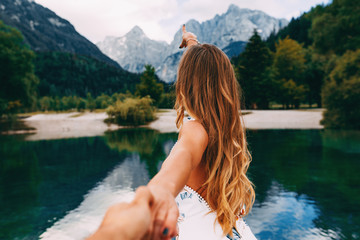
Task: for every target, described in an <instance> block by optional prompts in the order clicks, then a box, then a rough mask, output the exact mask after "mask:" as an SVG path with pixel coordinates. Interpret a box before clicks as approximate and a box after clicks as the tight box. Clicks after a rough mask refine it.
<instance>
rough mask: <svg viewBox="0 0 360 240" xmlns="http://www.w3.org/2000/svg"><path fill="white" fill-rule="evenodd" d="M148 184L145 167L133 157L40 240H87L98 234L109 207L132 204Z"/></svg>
mask: <svg viewBox="0 0 360 240" xmlns="http://www.w3.org/2000/svg"><path fill="white" fill-rule="evenodd" d="M148 181H149V175H148V172H147V170H146V166H145V164H144V163H141V162H140V158H139V155H137V154H133V155H131V156H130V157H129V158H126V159H125V160H124V161H123V162H122V163H121V164H120V165H118V166H117V167H115V169H114V170H112V171H111V172H110V173H109V174H108V175H107V176H106V177H105V179H104V180H102V181H101V182H99V183H98V184H97V186H96V187H94V188H93V189H91V190H90V191H89V192H88V193H87V194H86V195H85V196H84V200H83V201H82V202H81V203H80V205H79V206H78V207H77V208H75V209H74V210H72V211H70V212H69V213H68V214H67V215H66V216H65V217H63V218H62V219H60V220H59V221H57V222H56V223H55V224H54V225H53V226H52V227H51V228H49V229H47V230H46V232H45V233H43V234H42V235H41V236H40V238H41V239H47V240H51V239H54V240H57V239H63V240H66V239H69V240H70V239H84V238H85V237H87V236H89V235H90V234H91V233H93V232H94V231H95V230H96V228H97V227H98V225H99V224H100V221H101V219H102V217H103V215H104V213H105V212H106V209H107V208H108V207H110V206H111V205H113V204H115V203H118V202H128V201H131V199H132V197H133V193H134V189H135V188H136V187H138V186H139V185H144V184H146V183H147V182H148Z"/></svg>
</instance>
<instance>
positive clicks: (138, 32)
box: [125, 25, 146, 38]
mask: <svg viewBox="0 0 360 240" xmlns="http://www.w3.org/2000/svg"><path fill="white" fill-rule="evenodd" d="M125 36H126V37H131V38H135V37H145V36H146V35H145V33H144V31H143V30H142V29H141V28H140V27H139V26H137V25H136V26H135V27H133V28H132V29H131V30H130V31H129V32H128V33H127V34H126V35H125Z"/></svg>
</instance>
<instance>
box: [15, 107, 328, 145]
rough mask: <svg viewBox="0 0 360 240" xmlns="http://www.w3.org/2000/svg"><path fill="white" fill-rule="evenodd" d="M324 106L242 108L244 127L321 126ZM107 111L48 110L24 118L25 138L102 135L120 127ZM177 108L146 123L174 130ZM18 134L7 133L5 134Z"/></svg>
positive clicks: (314, 127) (162, 128)
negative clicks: (109, 118)
mask: <svg viewBox="0 0 360 240" xmlns="http://www.w3.org/2000/svg"><path fill="white" fill-rule="evenodd" d="M323 111H324V110H323V109H311V110H250V111H244V113H245V115H244V122H245V127H246V128H248V129H322V128H323V126H322V125H320V120H321V119H322V113H323ZM106 118H107V114H106V113H105V112H103V113H91V112H84V113H78V112H73V113H54V114H53V113H51V114H36V115H33V116H30V117H28V118H25V119H24V120H23V121H24V123H25V124H26V125H27V126H29V127H30V128H35V129H36V130H32V131H31V132H28V133H31V134H29V135H28V136H26V140H30V141H31V140H45V139H47V140H49V139H61V138H75V137H91V136H101V135H103V134H104V133H105V132H106V131H112V130H117V129H120V128H123V127H121V126H117V125H115V124H106V123H104V120H105V119H106ZM175 120H176V111H175V110H170V109H169V110H164V111H159V112H158V113H157V120H155V121H153V122H151V123H150V124H148V125H147V126H144V127H148V128H151V129H155V130H157V131H159V132H162V133H165V132H177V131H178V130H177V128H176V125H175ZM14 133H21V134H24V133H26V131H21V132H9V133H8V134H14Z"/></svg>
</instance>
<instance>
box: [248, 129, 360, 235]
mask: <svg viewBox="0 0 360 240" xmlns="http://www.w3.org/2000/svg"><path fill="white" fill-rule="evenodd" d="M353 135H355V136H356V137H353V136H351V137H346V138H343V141H345V142H347V141H349V138H351V139H353V141H355V142H352V143H351V144H352V145H353V146H354V145H359V143H360V141H358V140H356V139H359V136H360V133H359V132H357V134H353ZM324 139H325V140H324ZM249 141H250V147H251V150H252V152H253V162H252V166H251V169H250V173H251V176H252V179H253V181H254V183H255V185H256V186H257V187H256V193H257V202H256V205H255V207H254V212H258V211H260V213H261V214H259V216H258V217H254V218H253V217H251V218H250V217H249V221H251V220H254V221H255V222H256V221H259V222H261V220H262V218H261V215H262V214H264V215H266V213H267V212H268V211H269V210H268V209H267V208H266V207H265V208H264V206H266V205H267V204H269V202H271V201H269V198H270V199H276V198H278V197H281V196H283V195H284V194H288V193H290V196H293V197H292V198H289V197H287V198H286V199H287V202H292V205H293V207H294V211H293V215H294V216H295V215H296V212H297V211H296V205H297V204H295V202H294V200H296V201H298V199H305V200H306V201H305V202H306V206H311V207H312V208H313V209H314V211H313V212H315V213H316V215H315V216H314V215H312V217H309V218H306V219H303V220H301V221H300V222H298V223H296V224H291V223H292V221H291V218H285V219H284V220H283V223H284V224H289V225H290V226H291V229H293V230H294V231H295V230H296V229H301V228H302V227H303V226H307V225H308V224H309V223H310V224H312V227H308V231H307V232H306V234H305V235H307V234H310V236H311V237H305V235H304V236H303V237H299V236H296V237H295V239H303V238H305V239H358V238H359V233H360V228H359V226H360V201H359V200H360V199H359V197H360V192H359V191H358V189H359V187H360V186H359V185H360V176H359V174H358V172H359V171H360V165H359V159H360V155H359V153H353V151H351V153H349V150H348V149H346V148H339V147H336V148H335V147H334V146H333V145H330V144H328V143H333V142H335V141H338V142H341V134H334V133H333V132H331V133H329V132H328V131H324V130H322V131H290V130H286V131H285V130H284V131H274V130H273V131H252V132H250V136H249ZM356 141H357V142H356ZM323 142H325V143H327V144H323ZM342 146H345V145H344V144H342ZM274 182H276V183H277V184H279V186H281V188H278V190H276V191H272V190H271V189H273V183H274ZM287 196H289V195H287ZM300 202H301V201H300ZM286 205H287V204H285V203H283V204H280V205H279V206H282V207H283V209H286ZM279 216H281V215H279V214H275V215H274V216H273V219H274V220H276V219H277V218H278V217H279ZM270 226H272V225H271V224H270ZM280 226H281V224H276V226H274V227H273V228H272V229H271V230H270V232H272V233H273V234H275V236H277V238H276V239H293V235H292V234H290V233H284V232H283V229H284V228H283V227H280ZM309 226H310V225H309ZM313 228H315V229H316V231H315V230H313ZM257 236H259V237H260V238H261V239H275V238H274V236H273V235H272V236H269V231H267V230H266V231H262V230H260V232H258V235H257Z"/></svg>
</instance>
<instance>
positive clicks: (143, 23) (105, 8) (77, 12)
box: [35, 0, 331, 42]
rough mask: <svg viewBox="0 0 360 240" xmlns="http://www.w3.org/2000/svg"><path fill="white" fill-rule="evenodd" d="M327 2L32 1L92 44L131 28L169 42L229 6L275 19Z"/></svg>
mask: <svg viewBox="0 0 360 240" xmlns="http://www.w3.org/2000/svg"><path fill="white" fill-rule="evenodd" d="M330 1H331V0H307V1H303V0H287V1H283V0H251V1H248V0H222V1H218V0H151V1H148V0H121V1H119V0H102V1H100V0H76V1H74V0H62V1H59V0H35V2H37V3H39V4H41V5H43V6H45V7H48V8H49V9H51V10H53V11H54V12H55V13H57V14H58V15H59V16H60V17H62V18H65V19H67V20H69V21H70V22H71V23H72V24H73V25H74V26H75V28H76V30H77V31H78V32H79V33H81V34H82V35H84V36H85V37H87V38H88V39H89V40H91V41H92V42H98V41H102V40H103V39H104V38H105V36H123V35H124V34H126V33H127V32H128V31H130V30H131V28H133V27H134V26H135V25H138V26H139V27H141V28H142V29H143V30H144V32H145V34H146V35H147V36H148V37H150V38H152V39H156V40H165V41H167V42H170V41H171V40H172V38H173V36H174V34H175V32H176V31H177V30H178V28H179V27H180V26H181V24H183V23H185V22H187V21H188V20H190V19H196V20H198V21H200V22H201V21H205V20H207V19H210V18H213V17H214V16H215V15H216V14H223V13H225V12H226V10H227V9H228V7H229V5H230V4H235V5H237V6H239V7H240V8H250V9H258V10H262V11H264V12H266V13H267V14H269V15H271V16H274V17H277V18H287V19H288V20H290V18H291V17H294V16H295V17H297V16H299V15H300V14H301V13H302V12H305V11H308V10H309V9H310V8H311V6H315V5H316V4H321V3H325V4H327V3H329V2H330Z"/></svg>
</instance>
